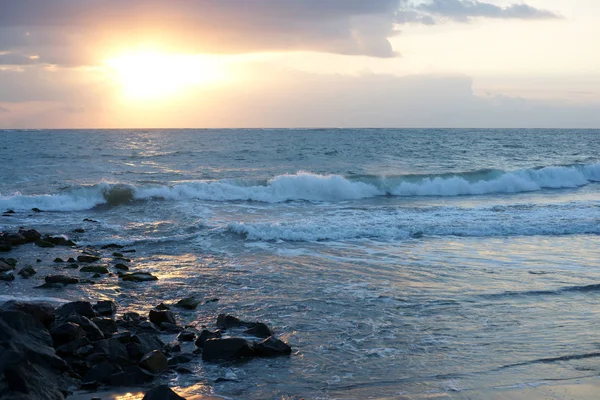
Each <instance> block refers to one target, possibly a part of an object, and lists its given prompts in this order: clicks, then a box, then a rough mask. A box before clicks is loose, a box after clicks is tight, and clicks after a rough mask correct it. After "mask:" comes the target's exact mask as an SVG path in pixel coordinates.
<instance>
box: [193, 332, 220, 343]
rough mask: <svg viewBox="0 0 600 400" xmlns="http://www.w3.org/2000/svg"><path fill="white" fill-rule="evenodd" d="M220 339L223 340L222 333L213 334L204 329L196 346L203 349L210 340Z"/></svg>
mask: <svg viewBox="0 0 600 400" xmlns="http://www.w3.org/2000/svg"><path fill="white" fill-rule="evenodd" d="M220 338H221V332H219V331H215V332H211V331H209V330H207V329H204V330H203V331H202V332H200V336H198V339H197V340H196V346H198V347H200V348H202V347H204V342H206V341H207V340H208V339H220Z"/></svg>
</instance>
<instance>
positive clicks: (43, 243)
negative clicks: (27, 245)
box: [35, 239, 55, 247]
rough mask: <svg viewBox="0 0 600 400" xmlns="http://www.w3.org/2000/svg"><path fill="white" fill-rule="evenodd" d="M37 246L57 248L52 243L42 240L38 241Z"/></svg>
mask: <svg viewBox="0 0 600 400" xmlns="http://www.w3.org/2000/svg"><path fill="white" fill-rule="evenodd" d="M35 245H36V246H38V247H55V246H54V245H53V244H52V243H50V242H47V241H45V240H42V239H38V240H36V241H35Z"/></svg>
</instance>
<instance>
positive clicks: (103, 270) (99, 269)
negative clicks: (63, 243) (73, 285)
mask: <svg viewBox="0 0 600 400" xmlns="http://www.w3.org/2000/svg"><path fill="white" fill-rule="evenodd" d="M79 271H80V272H93V273H95V274H108V268H106V267H102V266H100V265H87V266H85V267H83V268H81V269H80V270H79Z"/></svg>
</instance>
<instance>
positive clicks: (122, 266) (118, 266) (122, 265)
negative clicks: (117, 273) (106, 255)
mask: <svg viewBox="0 0 600 400" xmlns="http://www.w3.org/2000/svg"><path fill="white" fill-rule="evenodd" d="M115 268H116V269H118V270H121V271H129V267H128V266H127V265H125V264H123V263H118V264H115Z"/></svg>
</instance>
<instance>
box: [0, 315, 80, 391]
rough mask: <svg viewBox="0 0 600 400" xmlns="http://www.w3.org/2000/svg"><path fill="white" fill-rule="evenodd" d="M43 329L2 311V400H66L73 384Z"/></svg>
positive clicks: (26, 318) (24, 317)
mask: <svg viewBox="0 0 600 400" xmlns="http://www.w3.org/2000/svg"><path fill="white" fill-rule="evenodd" d="M73 383H74V382H73V380H72V378H70V377H69V375H68V366H67V364H66V363H65V361H64V360H62V359H61V358H60V357H58V356H57V355H56V353H55V351H54V349H53V348H52V339H51V337H50V335H49V334H48V331H46V330H45V328H44V327H43V325H42V324H41V323H40V322H39V321H37V320H36V319H35V318H33V317H32V316H30V315H27V314H25V313H21V312H18V311H0V397H1V398H3V399H4V398H6V399H7V400H9V399H13V400H25V399H40V400H54V399H57V400H58V399H64V396H65V394H66V393H67V392H68V391H69V387H70V386H71V385H72V384H73Z"/></svg>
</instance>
